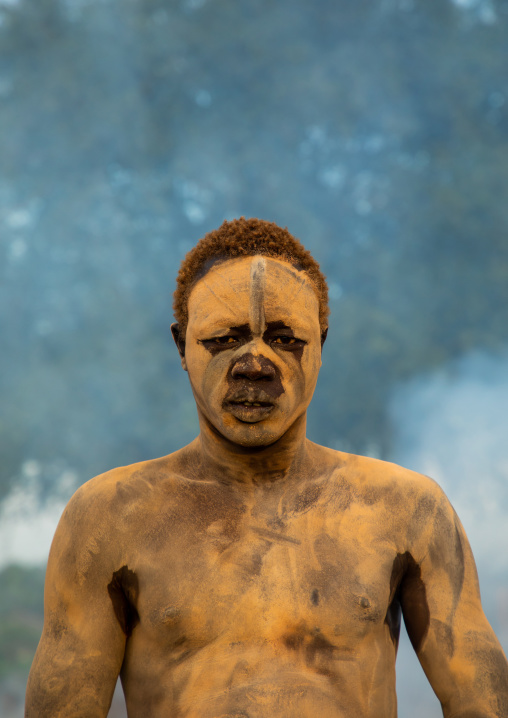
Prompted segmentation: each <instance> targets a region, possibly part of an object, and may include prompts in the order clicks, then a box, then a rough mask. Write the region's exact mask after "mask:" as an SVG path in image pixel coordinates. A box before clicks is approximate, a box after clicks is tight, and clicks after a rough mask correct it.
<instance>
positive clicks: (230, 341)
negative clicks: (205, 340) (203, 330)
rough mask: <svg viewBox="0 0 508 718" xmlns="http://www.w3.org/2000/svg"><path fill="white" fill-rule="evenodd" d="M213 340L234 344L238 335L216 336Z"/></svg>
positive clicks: (218, 342) (219, 342) (217, 342)
mask: <svg viewBox="0 0 508 718" xmlns="http://www.w3.org/2000/svg"><path fill="white" fill-rule="evenodd" d="M213 341H214V342H215V344H234V343H235V342H236V341H238V340H237V339H236V337H214V339H213Z"/></svg>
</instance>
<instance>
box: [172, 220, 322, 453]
mask: <svg viewBox="0 0 508 718" xmlns="http://www.w3.org/2000/svg"><path fill="white" fill-rule="evenodd" d="M177 281H178V288H177V291H176V292H175V305H174V308H175V317H176V318H177V320H178V324H176V325H173V327H172V330H173V336H174V338H175V341H176V343H177V346H178V348H179V351H180V354H181V357H182V365H183V367H184V368H185V369H186V370H187V371H188V372H189V379H190V382H191V386H192V389H193V392H194V397H195V399H196V403H197V406H198V412H199V414H200V418H201V419H205V420H206V421H207V422H208V423H209V424H211V425H212V426H213V427H214V428H215V430H216V431H218V432H219V433H220V434H221V435H223V436H225V437H226V438H228V439H230V440H231V441H233V442H234V443H237V444H240V445H243V446H266V445H268V444H271V443H273V442H274V441H276V440H277V439H278V438H280V437H281V436H282V435H283V434H284V433H285V432H286V431H287V430H288V429H289V428H290V426H292V424H293V423H294V422H295V421H296V419H298V418H299V417H300V416H302V415H303V414H304V413H305V411H306V409H307V406H308V404H309V402H310V400H311V397H312V394H313V392H314V388H315V384H316V380H317V376H318V373H319V368H320V366H321V346H322V343H323V341H324V338H325V336H326V328H327V327H326V319H327V314H328V306H327V287H326V281H325V278H324V276H323V275H322V273H321V272H320V270H319V266H318V264H317V262H316V261H315V260H314V259H313V258H312V257H311V255H310V254H309V252H307V250H305V249H304V247H303V246H302V245H301V244H300V242H298V240H296V239H294V238H293V237H292V236H291V235H290V234H289V232H288V231H287V230H283V229H281V228H280V227H277V225H275V224H272V223H270V222H263V221H261V220H257V219H251V220H245V219H243V218H242V219H240V220H235V221H234V222H225V223H224V224H223V225H222V226H221V227H220V228H219V229H218V230H216V231H215V232H211V233H210V234H208V235H206V236H205V237H204V238H203V239H202V240H201V241H200V242H199V243H198V245H197V246H196V247H195V248H194V249H193V250H192V251H191V252H190V253H189V254H188V255H187V257H186V258H185V260H184V262H183V263H182V267H181V269H180V273H179V275H178V280H177Z"/></svg>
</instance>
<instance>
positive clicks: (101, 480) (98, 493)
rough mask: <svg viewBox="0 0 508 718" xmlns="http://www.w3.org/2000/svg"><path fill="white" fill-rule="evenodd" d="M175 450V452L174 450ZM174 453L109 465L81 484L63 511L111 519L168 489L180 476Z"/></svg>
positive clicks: (128, 511) (121, 517)
mask: <svg viewBox="0 0 508 718" xmlns="http://www.w3.org/2000/svg"><path fill="white" fill-rule="evenodd" d="M177 453H178V452H177ZM176 455H177V454H169V455H168V456H164V457H161V458H157V459H150V460H147V461H141V462H137V463H134V464H129V465H126V466H119V467H115V468H113V469H110V470H108V471H106V472H104V473H102V474H99V475H98V476H95V477H94V478H92V479H90V480H89V481H87V482H85V483H84V484H82V485H81V486H80V487H79V489H78V490H77V491H76V492H75V493H74V495H73V496H72V497H71V499H70V501H69V503H68V504H67V507H66V511H67V512H71V513H73V514H78V515H81V514H83V513H85V512H86V514H87V515H88V517H89V518H91V519H93V517H94V516H95V515H97V514H98V515H101V516H105V515H106V516H107V515H110V516H111V518H112V520H113V523H114V522H115V521H116V520H117V519H120V520H122V519H123V518H125V515H126V514H129V513H131V511H132V510H133V509H140V508H141V507H142V506H143V505H146V504H149V503H151V502H152V501H154V500H156V495H157V494H160V492H161V491H163V492H166V493H168V492H171V489H172V487H173V486H174V485H175V484H177V483H178V482H179V481H181V480H182V477H181V476H180V473H179V471H178V461H177V460H176Z"/></svg>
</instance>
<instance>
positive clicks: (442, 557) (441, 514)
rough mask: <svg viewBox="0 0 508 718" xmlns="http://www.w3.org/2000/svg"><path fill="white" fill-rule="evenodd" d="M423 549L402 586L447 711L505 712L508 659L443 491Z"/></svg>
mask: <svg viewBox="0 0 508 718" xmlns="http://www.w3.org/2000/svg"><path fill="white" fill-rule="evenodd" d="M425 548H426V551H425V556H424V558H423V559H421V561H419V562H418V563H416V562H415V565H414V567H413V569H412V572H411V571H409V572H408V580H407V581H405V582H404V583H403V585H402V589H401V604H402V611H403V615H404V620H405V623H406V627H407V629H408V634H409V636H410V638H411V641H412V643H413V646H414V648H415V650H416V653H417V655H418V658H419V660H420V663H421V664H422V667H423V669H424V671H425V673H426V675H427V677H428V679H429V681H430V683H431V685H432V687H433V689H434V691H435V693H436V695H437V696H438V698H439V700H440V701H441V704H442V706H443V711H444V715H445V716H449V717H450V718H451V717H452V716H453V717H455V716H456V717H457V718H460V717H461V716H462V715H464V716H466V715H473V714H474V715H475V716H478V718H483V716H485V718H487V717H488V718H493V717H494V716H505V715H508V665H507V663H506V658H505V657H504V654H503V651H502V649H501V647H500V645H499V643H498V641H497V639H496V637H495V635H494V633H493V631H492V628H491V627H490V625H489V623H488V621H487V619H486V617H485V614H484V613H483V609H482V606H481V601H480V591H479V585H478V577H477V572H476V566H475V563H474V558H473V554H472V551H471V548H470V546H469V542H468V540H467V537H466V535H465V532H464V529H463V528H462V525H461V523H460V521H459V519H458V517H457V515H456V514H455V512H454V511H453V508H452V507H451V505H450V504H449V502H448V500H447V499H446V497H444V496H443V497H442V500H441V501H440V502H439V504H438V507H437V509H436V511H435V514H434V516H433V519H432V526H431V531H430V533H429V540H428V544H427V546H426V547H425ZM467 711H469V714H468V713H467ZM471 711H473V713H471Z"/></svg>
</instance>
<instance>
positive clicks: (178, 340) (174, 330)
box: [171, 322, 187, 371]
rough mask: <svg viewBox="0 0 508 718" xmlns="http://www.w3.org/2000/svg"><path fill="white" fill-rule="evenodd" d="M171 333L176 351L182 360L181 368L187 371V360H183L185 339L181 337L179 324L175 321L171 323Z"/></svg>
mask: <svg viewBox="0 0 508 718" xmlns="http://www.w3.org/2000/svg"><path fill="white" fill-rule="evenodd" d="M171 334H172V335H173V339H174V341H175V344H176V348H177V349H178V353H179V354H180V359H181V362H182V368H183V369H185V371H187V362H186V361H185V339H183V338H182V332H181V331H180V325H179V324H177V323H176V322H175V323H174V324H172V325H171Z"/></svg>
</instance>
